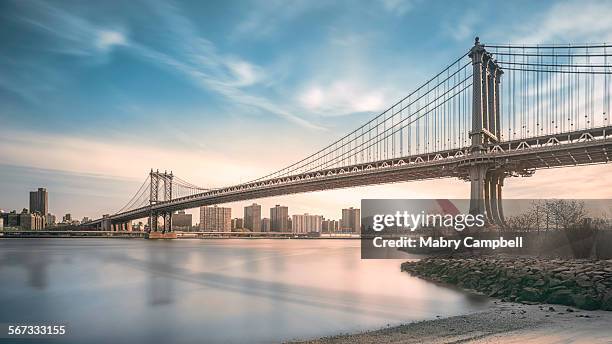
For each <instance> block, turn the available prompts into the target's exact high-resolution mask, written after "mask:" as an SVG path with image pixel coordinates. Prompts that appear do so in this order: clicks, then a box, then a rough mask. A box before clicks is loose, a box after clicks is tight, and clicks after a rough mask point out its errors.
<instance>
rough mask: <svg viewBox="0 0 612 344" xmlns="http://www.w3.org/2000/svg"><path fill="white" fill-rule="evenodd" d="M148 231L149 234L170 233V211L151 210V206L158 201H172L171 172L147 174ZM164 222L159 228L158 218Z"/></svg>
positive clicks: (157, 171)
mask: <svg viewBox="0 0 612 344" xmlns="http://www.w3.org/2000/svg"><path fill="white" fill-rule="evenodd" d="M149 177H150V178H149V179H150V184H149V205H150V212H149V229H150V231H151V232H159V231H161V232H162V233H167V232H171V231H172V211H170V210H165V211H157V210H153V206H154V205H155V204H157V203H158V202H160V201H170V200H171V199H172V179H173V178H174V176H173V175H172V171H171V172H170V173H167V172H166V171H164V172H159V170H156V171H153V169H151V172H150V173H149ZM160 217H161V218H162V219H163V221H164V224H163V226H161V227H160V226H159V218H160Z"/></svg>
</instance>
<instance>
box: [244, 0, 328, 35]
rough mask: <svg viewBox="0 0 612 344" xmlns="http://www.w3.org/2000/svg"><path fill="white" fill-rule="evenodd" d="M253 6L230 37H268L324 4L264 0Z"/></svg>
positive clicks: (254, 3) (307, 1)
mask: <svg viewBox="0 0 612 344" xmlns="http://www.w3.org/2000/svg"><path fill="white" fill-rule="evenodd" d="M253 5H254V6H253V8H251V9H250V10H249V11H248V15H247V16H246V17H245V18H244V19H243V20H242V21H241V22H240V23H239V24H238V25H236V29H235V30H234V33H233V35H232V36H236V37H237V36H244V35H248V37H249V38H250V39H253V38H261V37H267V36H270V35H272V34H275V33H278V32H279V28H282V27H283V26H284V25H286V24H287V23H290V22H291V21H292V20H295V19H296V18H297V17H299V16H300V15H303V14H305V13H307V12H309V11H312V10H314V9H317V8H319V7H321V6H323V5H325V2H322V1H310V0H293V1H285V0H265V1H254V2H253Z"/></svg>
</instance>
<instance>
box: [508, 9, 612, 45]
mask: <svg viewBox="0 0 612 344" xmlns="http://www.w3.org/2000/svg"><path fill="white" fill-rule="evenodd" d="M610 13H612V2H609V1H568V2H559V3H555V4H554V5H553V6H552V7H551V8H550V10H548V11H547V12H546V13H544V14H543V15H541V16H536V18H535V19H534V20H533V21H531V22H530V23H527V24H525V23H521V26H520V27H518V28H517V33H516V34H515V36H514V38H513V39H512V41H513V42H516V43H565V42H585V41H588V42H602V41H610V40H612V21H611V20H610V18H609V17H610Z"/></svg>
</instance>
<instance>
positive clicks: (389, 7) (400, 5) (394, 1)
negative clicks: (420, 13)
mask: <svg viewBox="0 0 612 344" xmlns="http://www.w3.org/2000/svg"><path fill="white" fill-rule="evenodd" d="M380 2H381V3H382V5H383V8H384V9H385V10H386V11H388V12H391V13H393V14H396V15H398V16H402V15H404V14H406V13H408V11H410V10H411V9H412V8H413V7H414V1H413V0H380Z"/></svg>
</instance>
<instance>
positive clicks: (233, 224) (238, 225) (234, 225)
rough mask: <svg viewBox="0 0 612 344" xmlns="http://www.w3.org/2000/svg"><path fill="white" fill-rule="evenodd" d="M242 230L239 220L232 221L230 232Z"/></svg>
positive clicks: (240, 220) (242, 225) (242, 226)
mask: <svg viewBox="0 0 612 344" xmlns="http://www.w3.org/2000/svg"><path fill="white" fill-rule="evenodd" d="M242 228H244V224H243V221H242V219H241V218H239V217H237V218H235V219H232V231H234V230H236V229H242Z"/></svg>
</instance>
